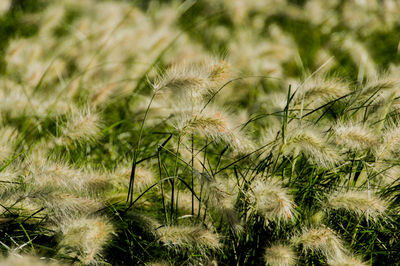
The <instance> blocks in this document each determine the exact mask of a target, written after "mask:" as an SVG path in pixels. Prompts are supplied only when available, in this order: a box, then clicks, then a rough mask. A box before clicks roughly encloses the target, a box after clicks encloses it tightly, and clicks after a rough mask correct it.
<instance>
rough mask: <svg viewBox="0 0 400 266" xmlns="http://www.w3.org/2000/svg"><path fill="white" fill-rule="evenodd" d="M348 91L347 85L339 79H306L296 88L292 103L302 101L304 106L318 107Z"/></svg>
mask: <svg viewBox="0 0 400 266" xmlns="http://www.w3.org/2000/svg"><path fill="white" fill-rule="evenodd" d="M349 92H350V90H349V88H348V85H347V84H346V83H344V82H342V81H340V80H339V79H337V80H335V79H329V80H328V79H324V78H321V77H318V78H311V79H308V80H306V81H305V82H304V83H303V84H302V85H301V86H299V87H298V88H297V89H296V94H295V96H294V99H293V100H294V104H300V103H302V102H303V104H304V107H319V106H321V105H323V104H325V103H327V102H329V101H331V100H334V99H337V98H340V97H342V96H344V95H346V94H348V93H349Z"/></svg>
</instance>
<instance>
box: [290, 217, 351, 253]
mask: <svg viewBox="0 0 400 266" xmlns="http://www.w3.org/2000/svg"><path fill="white" fill-rule="evenodd" d="M292 241H293V244H295V245H299V244H301V245H302V247H303V251H304V252H306V253H307V252H310V251H311V252H320V253H322V254H323V255H324V256H326V257H327V258H328V259H329V258H333V259H337V258H341V257H342V256H343V255H344V254H345V253H346V250H345V248H344V246H343V243H342V240H340V238H339V237H338V236H337V235H336V233H335V232H334V231H333V230H332V229H330V228H328V227H326V226H324V225H322V226H320V227H315V228H304V229H303V231H302V233H301V235H298V236H295V237H294V238H293V239H292Z"/></svg>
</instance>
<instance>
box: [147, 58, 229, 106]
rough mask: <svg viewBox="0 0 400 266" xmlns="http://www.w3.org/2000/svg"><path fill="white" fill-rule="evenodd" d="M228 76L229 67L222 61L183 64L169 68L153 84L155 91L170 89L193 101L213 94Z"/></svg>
mask: <svg viewBox="0 0 400 266" xmlns="http://www.w3.org/2000/svg"><path fill="white" fill-rule="evenodd" d="M228 76H229V65H228V64H227V63H226V62H224V61H222V60H221V61H220V62H215V61H214V62H213V61H211V60H205V61H204V62H200V63H182V64H178V65H173V66H171V67H170V68H168V69H167V71H166V72H165V74H164V75H162V76H161V77H159V78H157V80H156V81H155V82H154V83H153V88H154V90H155V91H159V90H161V89H163V88H168V89H171V90H172V91H173V92H178V93H183V94H184V95H187V96H188V97H193V99H200V98H201V97H202V96H204V95H206V94H208V93H211V92H213V90H214V89H215V88H216V86H218V84H220V83H221V82H222V81H224V80H225V79H226V78H227V77H228Z"/></svg>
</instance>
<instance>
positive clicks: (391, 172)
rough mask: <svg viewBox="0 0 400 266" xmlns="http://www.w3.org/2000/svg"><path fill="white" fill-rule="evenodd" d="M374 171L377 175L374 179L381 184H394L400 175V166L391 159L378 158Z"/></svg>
mask: <svg viewBox="0 0 400 266" xmlns="http://www.w3.org/2000/svg"><path fill="white" fill-rule="evenodd" d="M373 171H374V173H375V174H376V175H377V180H374V181H375V182H377V184H379V185H393V184H394V183H396V182H397V181H399V180H398V178H399V176H400V166H399V165H398V164H397V163H396V164H394V163H393V162H390V161H382V160H377V161H376V162H375V164H373Z"/></svg>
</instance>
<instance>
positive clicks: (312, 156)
mask: <svg viewBox="0 0 400 266" xmlns="http://www.w3.org/2000/svg"><path fill="white" fill-rule="evenodd" d="M295 125H297V123H293V125H290V127H289V129H288V136H287V141H286V144H285V145H284V146H283V154H284V155H293V156H297V155H298V154H299V153H303V154H304V155H305V156H306V158H307V159H308V160H309V161H310V162H311V163H313V164H316V165H317V166H319V167H322V168H332V167H333V166H335V165H336V164H338V163H339V162H340V161H341V160H342V158H341V156H340V154H339V151H338V150H337V149H336V148H335V147H334V146H333V145H332V144H330V143H329V142H328V141H327V139H326V138H325V137H324V135H323V134H322V133H321V132H320V130H319V129H318V128H315V127H305V126H303V127H300V128H295V127H294V126H295Z"/></svg>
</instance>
